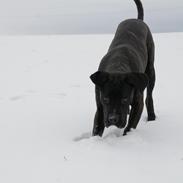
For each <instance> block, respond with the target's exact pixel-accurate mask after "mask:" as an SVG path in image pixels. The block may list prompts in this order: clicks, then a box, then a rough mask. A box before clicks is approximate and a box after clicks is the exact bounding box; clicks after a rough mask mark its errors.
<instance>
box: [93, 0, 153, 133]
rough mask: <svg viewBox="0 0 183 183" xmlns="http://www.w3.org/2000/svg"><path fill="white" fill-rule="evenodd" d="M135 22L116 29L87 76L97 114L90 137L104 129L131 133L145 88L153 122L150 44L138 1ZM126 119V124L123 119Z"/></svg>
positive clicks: (133, 20)
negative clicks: (121, 129)
mask: <svg viewBox="0 0 183 183" xmlns="http://www.w3.org/2000/svg"><path fill="white" fill-rule="evenodd" d="M134 1H135V3H136V6H137V9H138V18H137V19H127V20H125V21H123V22H121V23H120V24H119V26H118V28H117V31H116V33H115V36H114V39H113V40H112V43H111V45H110V47H109V49H108V52H107V54H106V55H105V56H104V57H103V58H102V60H101V63H100V65H99V68H98V71H97V72H95V73H94V74H92V75H91V76H90V78H91V80H92V82H93V83H94V84H95V94H96V104H97V111H96V114H95V119H94V126H93V136H96V135H99V136H102V134H103V132H104V128H105V127H109V126H111V125H115V126H116V127H118V128H125V129H124V135H126V134H127V132H129V131H130V129H131V128H133V129H135V128H136V127H137V125H138V122H139V120H140V117H141V114H142V111H143V106H144V102H143V92H144V89H145V88H146V87H147V97H146V101H145V103H146V107H147V113H148V118H147V120H148V121H152V120H155V118H156V116H155V113H154V105H153V98H152V91H153V88H154V84H155V70H154V41H153V38H152V34H151V32H150V30H149V28H148V26H147V25H146V24H145V23H144V21H143V18H144V11H143V6H142V3H141V1H140V0H134ZM128 114H129V119H128V123H127V116H128Z"/></svg>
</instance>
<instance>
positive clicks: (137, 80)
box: [126, 73, 148, 92]
mask: <svg viewBox="0 0 183 183" xmlns="http://www.w3.org/2000/svg"><path fill="white" fill-rule="evenodd" d="M126 82H127V83H128V84H130V85H133V86H134V87H135V88H136V89H139V90H140V92H143V91H144V89H145V88H146V87H147V85H148V77H147V75H146V74H144V73H129V74H127V77H126Z"/></svg>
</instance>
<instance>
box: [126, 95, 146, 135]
mask: <svg viewBox="0 0 183 183" xmlns="http://www.w3.org/2000/svg"><path fill="white" fill-rule="evenodd" d="M143 107H144V102H143V94H141V93H140V92H136V94H135V95H134V99H133V103H132V109H131V112H130V117H129V120H128V125H127V127H126V128H125V130H124V133H123V135H126V134H127V132H129V131H130V129H131V128H134V129H136V127H137V125H138V122H139V120H140V117H141V114H142V111H143Z"/></svg>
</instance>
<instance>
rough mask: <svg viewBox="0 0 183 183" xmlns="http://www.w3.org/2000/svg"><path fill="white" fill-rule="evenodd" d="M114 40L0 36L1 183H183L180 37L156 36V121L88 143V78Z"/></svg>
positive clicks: (91, 98) (92, 107) (90, 91)
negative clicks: (127, 132) (123, 133)
mask: <svg viewBox="0 0 183 183" xmlns="http://www.w3.org/2000/svg"><path fill="white" fill-rule="evenodd" d="M112 37H113V35H80V36H79V35H78V36H74V35H73V36H5V37H4V36H1V37H0V49H1V52H0V65H1V67H0V182H3V183H12V182H14V183H24V182H26V183H40V182H44V183H50V182H51V183H56V182H61V183H73V182H80V183H84V182H87V183H93V182H97V183H98V182H105V183H111V182H116V183H118V182H125V183H134V182H141V183H144V182H148V183H151V182H152V183H154V182H166V183H172V182H176V183H182V182H183V174H182V170H183V122H182V105H181V103H182V93H183V87H182V84H181V78H182V77H183V72H182V58H183V52H182V49H183V46H182V40H183V33H171V34H170V33H169V34H154V38H155V42H156V61H155V62H156V73H157V82H156V88H155V91H154V100H155V110H156V114H157V120H156V121H155V122H146V117H147V115H146V110H144V113H143V115H142V118H141V121H140V124H139V126H138V128H137V130H133V131H132V132H130V133H129V134H128V135H127V136H122V131H121V130H119V129H117V128H115V127H111V128H109V129H106V130H105V133H104V136H103V137H102V138H100V137H91V130H92V126H93V118H94V113H95V110H96V107H95V97H94V85H93V84H92V82H91V81H90V80H89V76H90V74H92V73H93V72H95V71H96V69H97V67H98V64H99V61H100V59H101V58H102V56H103V55H104V54H105V52H106V51H107V48H108V46H109V44H110V42H111V39H112Z"/></svg>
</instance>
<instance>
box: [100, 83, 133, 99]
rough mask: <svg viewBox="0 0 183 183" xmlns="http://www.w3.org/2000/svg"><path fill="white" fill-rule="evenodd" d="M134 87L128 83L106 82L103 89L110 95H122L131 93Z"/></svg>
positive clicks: (105, 93) (104, 92)
mask: <svg viewBox="0 0 183 183" xmlns="http://www.w3.org/2000/svg"><path fill="white" fill-rule="evenodd" d="M131 90H132V87H131V86H130V85H129V84H127V83H125V82H124V83H121V84H114V83H110V82H109V83H106V84H105V86H104V89H103V92H102V93H103V95H104V96H108V97H122V96H128V95H130V93H131Z"/></svg>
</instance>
